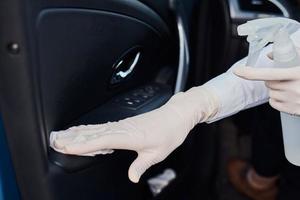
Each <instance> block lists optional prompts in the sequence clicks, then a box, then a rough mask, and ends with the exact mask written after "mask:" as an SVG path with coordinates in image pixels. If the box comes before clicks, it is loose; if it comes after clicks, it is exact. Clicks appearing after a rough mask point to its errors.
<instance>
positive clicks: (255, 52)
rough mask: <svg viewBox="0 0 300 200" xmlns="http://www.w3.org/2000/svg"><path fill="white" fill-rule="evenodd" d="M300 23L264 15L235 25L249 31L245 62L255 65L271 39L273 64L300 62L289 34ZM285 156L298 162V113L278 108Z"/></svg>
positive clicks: (239, 32)
mask: <svg viewBox="0 0 300 200" xmlns="http://www.w3.org/2000/svg"><path fill="white" fill-rule="evenodd" d="M299 28H300V24H299V23H298V22H297V21H295V20H291V19H287V18H266V19H257V20H252V21H249V22H247V23H245V24H242V25H240V26H239V27H238V34H239V35H241V36H245V35H248V38H247V41H248V42H249V43H250V47H249V55H248V59H247V66H255V64H256V62H257V60H258V57H259V55H260V53H261V50H262V49H263V48H264V47H265V46H266V45H268V44H269V43H273V59H274V67H280V68H283V67H296V66H300V57H299V54H298V52H297V49H296V48H295V46H294V44H293V41H292V40H291V38H290V35H291V34H293V33H294V32H296V31H297V30H298V29H299ZM280 114H281V124H282V133H283V140H284V149H285V156H286V158H287V160H288V161H289V162H291V163H292V164H294V165H297V166H300V117H299V116H293V115H290V114H287V113H283V112H281V113H280Z"/></svg>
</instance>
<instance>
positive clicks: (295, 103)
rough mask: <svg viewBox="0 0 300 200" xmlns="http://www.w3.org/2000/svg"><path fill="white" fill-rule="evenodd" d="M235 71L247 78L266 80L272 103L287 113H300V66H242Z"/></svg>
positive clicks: (274, 106)
mask: <svg viewBox="0 0 300 200" xmlns="http://www.w3.org/2000/svg"><path fill="white" fill-rule="evenodd" d="M234 73H235V74H236V75H237V76H240V77H241V78H244V79H247V80H259V81H265V85H266V87H267V88H268V89H269V96H270V100H269V103H270V105H271V106H272V107H273V108H275V109H277V110H279V111H281V112H285V113H289V114H292V115H300V67H292V68H252V67H240V68H237V69H235V70H234Z"/></svg>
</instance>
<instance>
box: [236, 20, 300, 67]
mask: <svg viewBox="0 0 300 200" xmlns="http://www.w3.org/2000/svg"><path fill="white" fill-rule="evenodd" d="M299 28H300V24H299V23H298V22H297V21H295V20H291V19H288V18H265V19H256V20H252V21H248V22H247V23H245V24H242V25H240V26H238V34H239V35H240V36H248V37H247V41H248V42H249V44H250V48H249V55H248V60H247V66H254V65H255V64H256V61H257V59H258V57H259V54H260V51H261V50H262V49H263V48H264V47H265V46H266V45H267V44H269V43H270V42H274V39H275V37H276V35H277V33H278V32H279V31H280V30H285V31H286V32H287V33H288V34H292V33H294V32H296V31H297V30H298V29H299Z"/></svg>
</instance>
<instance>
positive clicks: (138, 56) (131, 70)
mask: <svg viewBox="0 0 300 200" xmlns="http://www.w3.org/2000/svg"><path fill="white" fill-rule="evenodd" d="M140 56H141V52H138V53H137V54H136V55H135V57H134V59H133V62H132V64H131V65H130V66H129V67H127V68H128V69H127V70H126V71H119V72H117V73H116V75H117V76H120V77H121V78H126V77H127V76H128V75H129V74H131V73H132V72H133V70H134V68H135V67H136V65H137V63H138V61H139V59H140ZM123 63H124V60H121V61H120V62H119V63H118V65H117V68H119V67H120V66H122V64H123Z"/></svg>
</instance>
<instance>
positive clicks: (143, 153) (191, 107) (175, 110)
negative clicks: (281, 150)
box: [50, 86, 219, 182]
mask: <svg viewBox="0 0 300 200" xmlns="http://www.w3.org/2000/svg"><path fill="white" fill-rule="evenodd" d="M218 105H219V103H218V100H217V99H216V97H215V96H214V95H213V94H212V93H211V92H209V90H208V89H207V88H205V87H203V86H202V87H195V88H192V89H190V90H189V91H187V92H184V93H178V94H176V95H174V96H173V97H172V98H171V99H170V100H169V101H168V102H167V103H166V104H165V105H164V106H162V107H161V108H158V109H156V110H154V111H151V112H148V113H145V114H142V115H139V116H135V117H131V118H127V119H124V120H121V121H119V122H112V123H106V124H100V125H88V126H79V127H72V128H70V129H68V130H66V131H59V132H52V133H51V137H50V146H51V147H53V148H54V149H55V150H57V151H59V152H62V153H65V154H74V155H95V154H97V153H110V149H127V150H133V151H136V152H137V153H138V157H137V158H136V160H135V161H134V162H133V163H132V164H131V166H130V168H129V171H128V176H129V179H130V180H131V181H132V182H138V181H139V179H140V176H141V175H142V174H143V173H144V172H145V171H146V170H147V169H148V168H149V167H150V166H152V165H154V164H156V163H158V162H161V161H162V160H164V159H165V158H166V157H167V156H168V155H169V154H170V153H171V152H172V151H173V150H174V149H176V148H177V147H178V146H179V145H181V144H182V143H183V141H184V140H185V138H186V137H187V135H188V133H189V132H190V130H191V129H192V128H193V127H194V126H195V125H196V124H197V123H199V122H203V121H206V120H207V119H209V118H210V117H212V116H213V115H214V114H215V113H216V112H217V109H218ZM103 150H104V152H102V151H103Z"/></svg>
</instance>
